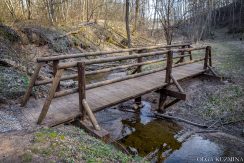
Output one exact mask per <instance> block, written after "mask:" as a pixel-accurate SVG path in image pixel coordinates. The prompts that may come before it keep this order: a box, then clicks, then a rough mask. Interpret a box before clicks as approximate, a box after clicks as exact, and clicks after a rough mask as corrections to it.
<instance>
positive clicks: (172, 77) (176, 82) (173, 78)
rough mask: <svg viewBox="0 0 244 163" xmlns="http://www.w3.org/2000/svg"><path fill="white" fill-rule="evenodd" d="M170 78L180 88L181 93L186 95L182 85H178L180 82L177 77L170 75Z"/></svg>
mask: <svg viewBox="0 0 244 163" xmlns="http://www.w3.org/2000/svg"><path fill="white" fill-rule="evenodd" d="M170 77H171V79H172V80H173V83H174V84H175V85H176V87H177V88H178V90H179V91H180V92H181V93H184V90H183V89H182V88H181V86H180V84H179V83H178V81H177V80H176V79H175V77H174V76H173V75H172V74H170Z"/></svg>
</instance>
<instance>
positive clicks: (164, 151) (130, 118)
mask: <svg viewBox="0 0 244 163" xmlns="http://www.w3.org/2000/svg"><path fill="white" fill-rule="evenodd" d="M124 75H126V74H125V73H124V72H118V73H113V74H105V76H103V79H105V78H106V79H112V78H115V77H120V76H124ZM98 78H100V79H101V76H99V77H98ZM93 81H96V78H94V79H92V81H91V82H93ZM132 105H133V100H130V101H128V102H126V103H124V104H119V105H117V106H115V107H111V108H108V109H105V110H103V111H100V112H98V113H96V117H97V120H98V123H99V124H100V125H101V126H102V127H103V128H104V129H106V130H107V131H108V132H109V133H110V136H111V139H113V140H116V141H117V142H118V143H120V144H121V145H123V146H124V147H125V148H126V150H127V151H128V152H129V153H131V154H132V155H139V156H141V157H144V158H147V159H148V160H150V161H151V162H153V163H154V162H155V163H156V162H159V163H161V162H165V163H179V162H180V163H182V162H183V163H184V162H199V160H201V159H208V160H211V159H212V158H219V157H223V156H226V154H227V155H228V153H233V151H234V150H235V149H233V148H231V147H228V146H226V145H222V144H218V143H216V142H213V141H211V140H209V139H205V138H203V137H202V136H200V135H198V134H192V132H190V131H185V130H184V129H183V127H182V126H180V125H179V124H177V123H175V122H173V121H170V120H162V119H155V118H152V117H150V116H149V115H150V114H151V113H152V111H153V108H152V107H151V104H150V103H149V102H146V101H143V107H142V108H141V109H139V110H137V112H136V113H134V112H128V111H124V110H123V109H125V110H133V108H132V107H131V106H132ZM133 111H134V110H133ZM230 151H231V152H230ZM234 152H235V151H234ZM205 161H206V160H205ZM212 162H213V161H212ZM214 162H216V161H214Z"/></svg>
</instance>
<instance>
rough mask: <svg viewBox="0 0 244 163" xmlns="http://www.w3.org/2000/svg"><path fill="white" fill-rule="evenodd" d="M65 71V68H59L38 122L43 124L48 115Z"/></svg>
mask: <svg viewBox="0 0 244 163" xmlns="http://www.w3.org/2000/svg"><path fill="white" fill-rule="evenodd" d="M63 71H64V70H63V69H59V70H58V71H57V73H56V75H55V78H54V79H53V84H52V87H51V88H50V90H49V93H48V96H47V98H46V101H45V103H44V105H43V108H42V111H41V114H40V116H39V118H38V121H37V123H38V124H41V123H42V121H43V119H44V118H45V117H46V115H47V112H48V109H49V106H50V104H51V101H52V99H53V97H54V95H55V92H56V89H57V87H58V84H59V82H60V78H61V76H62V74H63Z"/></svg>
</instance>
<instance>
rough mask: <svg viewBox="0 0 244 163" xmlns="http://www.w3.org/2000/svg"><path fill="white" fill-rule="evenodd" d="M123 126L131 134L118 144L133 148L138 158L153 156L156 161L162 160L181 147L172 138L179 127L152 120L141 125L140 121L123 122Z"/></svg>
mask: <svg viewBox="0 0 244 163" xmlns="http://www.w3.org/2000/svg"><path fill="white" fill-rule="evenodd" d="M123 124H124V125H125V126H128V128H129V129H130V130H131V134H129V135H127V136H125V137H124V138H122V139H121V140H120V143H122V144H123V145H125V146H126V147H128V148H135V149H136V150H137V152H138V154H139V155H140V156H143V157H145V156H148V155H150V154H155V155H156V157H157V160H164V159H165V157H166V156H168V155H169V154H171V153H172V152H173V151H175V150H178V149H179V148H180V147H181V142H179V141H177V139H175V138H174V135H175V134H176V132H177V131H179V129H180V127H179V126H177V125H176V124H174V123H172V122H169V121H163V120H153V121H151V122H148V123H147V124H142V123H140V120H139V121H138V120H136V121H133V120H132V121H128V120H125V121H123ZM154 157H155V156H154Z"/></svg>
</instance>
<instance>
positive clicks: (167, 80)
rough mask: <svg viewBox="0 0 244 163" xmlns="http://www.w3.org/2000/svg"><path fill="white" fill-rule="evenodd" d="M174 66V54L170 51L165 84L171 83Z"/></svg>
mask: <svg viewBox="0 0 244 163" xmlns="http://www.w3.org/2000/svg"><path fill="white" fill-rule="evenodd" d="M172 64H173V52H172V51H168V53H167V65H166V77H165V83H170V74H171V73H172Z"/></svg>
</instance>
